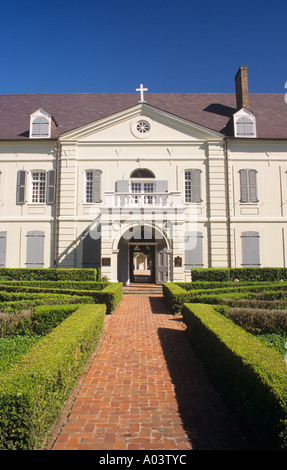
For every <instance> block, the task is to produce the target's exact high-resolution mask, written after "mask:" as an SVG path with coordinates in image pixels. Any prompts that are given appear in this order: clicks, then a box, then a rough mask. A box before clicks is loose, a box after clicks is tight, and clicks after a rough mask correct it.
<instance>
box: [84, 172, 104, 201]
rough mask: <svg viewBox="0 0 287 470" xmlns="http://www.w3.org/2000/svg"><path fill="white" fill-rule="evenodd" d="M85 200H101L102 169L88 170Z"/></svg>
mask: <svg viewBox="0 0 287 470" xmlns="http://www.w3.org/2000/svg"><path fill="white" fill-rule="evenodd" d="M85 173H86V181H85V202H86V203H99V202H101V173H102V172H101V170H86V172H85Z"/></svg>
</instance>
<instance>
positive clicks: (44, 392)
mask: <svg viewBox="0 0 287 470" xmlns="http://www.w3.org/2000/svg"><path fill="white" fill-rule="evenodd" d="M104 317H105V306H104V305H81V306H80V307H79V308H78V309H77V310H76V311H75V312H74V313H73V314H72V315H70V316H69V317H68V318H67V319H66V320H64V321H63V322H62V323H61V324H60V325H59V326H57V327H56V328H54V329H53V330H52V331H51V333H49V334H48V335H47V336H46V337H44V338H43V339H42V340H40V341H39V342H38V343H37V344H36V346H35V347H34V348H33V349H32V350H30V351H29V353H28V354H26V355H25V356H24V357H23V358H22V360H21V361H20V363H19V364H17V365H16V366H15V367H14V368H12V369H11V370H9V371H8V372H7V373H5V374H2V375H1V380H0V449H2V450H17V449H19V450H35V449H39V448H41V446H42V442H43V440H44V438H45V436H46V435H47V434H48V433H49V431H50V428H51V425H52V424H53V422H54V420H55V419H56V418H57V417H58V414H59V413H60V411H61V408H62V406H63V403H64V402H65V400H66V399H67V397H68V396H69V393H70V392H71V389H72V387H73V385H74V383H75V380H76V379H77V378H78V376H79V374H80V373H81V372H82V370H83V367H84V365H85V364H86V361H87V358H88V357H89V355H90V354H91V352H92V351H93V349H94V347H95V345H96V343H97V342H98V340H99V338H100V336H101V333H102V328H103V322H104Z"/></svg>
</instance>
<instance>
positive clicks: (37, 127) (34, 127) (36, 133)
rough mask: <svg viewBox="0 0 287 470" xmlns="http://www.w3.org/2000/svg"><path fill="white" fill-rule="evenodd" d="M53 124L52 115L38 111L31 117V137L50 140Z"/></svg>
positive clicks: (41, 110)
mask: <svg viewBox="0 0 287 470" xmlns="http://www.w3.org/2000/svg"><path fill="white" fill-rule="evenodd" d="M51 123H52V118H51V115H50V114H48V113H47V112H46V111H44V110H43V109H38V111H35V112H34V113H33V114H31V116H30V137H31V138H33V139H48V138H50V137H51Z"/></svg>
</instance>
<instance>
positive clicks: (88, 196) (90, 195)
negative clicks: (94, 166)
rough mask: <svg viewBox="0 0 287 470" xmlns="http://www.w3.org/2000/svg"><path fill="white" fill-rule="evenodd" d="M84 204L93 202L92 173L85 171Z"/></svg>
mask: <svg viewBox="0 0 287 470" xmlns="http://www.w3.org/2000/svg"><path fill="white" fill-rule="evenodd" d="M86 202H93V172H92V171H86Z"/></svg>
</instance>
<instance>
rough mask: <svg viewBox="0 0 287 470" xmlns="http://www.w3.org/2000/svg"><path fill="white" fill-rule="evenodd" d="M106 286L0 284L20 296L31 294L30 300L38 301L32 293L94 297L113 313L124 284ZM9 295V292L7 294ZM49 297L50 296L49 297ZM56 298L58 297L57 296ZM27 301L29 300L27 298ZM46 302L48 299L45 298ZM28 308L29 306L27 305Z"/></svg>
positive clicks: (86, 298)
mask: <svg viewBox="0 0 287 470" xmlns="http://www.w3.org/2000/svg"><path fill="white" fill-rule="evenodd" d="M103 286H104V288H103V289H102V290H100V291H99V290H85V289H84V290H82V289H78V290H75V289H72V288H71V289H61V288H56V287H50V288H46V287H45V288H44V287H30V286H14V285H2V286H1V285H0V289H5V290H6V292H18V293H19V295H20V296H23V294H24V293H27V294H29V295H28V296H27V297H29V298H30V302H37V300H36V299H37V297H38V296H37V295H35V296H34V297H35V301H34V300H32V295H30V294H33V293H34V294H46V295H48V294H62V295H66V296H70V297H71V301H73V299H74V298H75V299H80V297H82V302H84V301H91V300H89V299H93V302H95V303H101V304H105V305H106V306H107V313H111V312H113V311H114V309H115V308H116V306H117V304H118V302H119V301H120V299H121V297H122V292H123V284H122V283H121V282H117V283H108V285H107V284H106V283H104V284H103ZM5 295H7V294H5ZM47 298H48V297H47ZM55 298H56V297H55ZM78 301H79V300H78ZM27 302H29V301H28V300H27ZM45 303H46V300H45ZM27 308H28V307H27Z"/></svg>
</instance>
